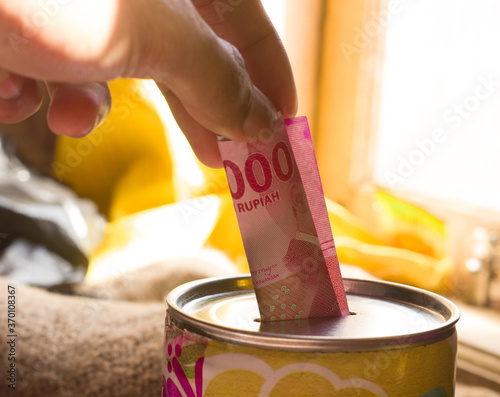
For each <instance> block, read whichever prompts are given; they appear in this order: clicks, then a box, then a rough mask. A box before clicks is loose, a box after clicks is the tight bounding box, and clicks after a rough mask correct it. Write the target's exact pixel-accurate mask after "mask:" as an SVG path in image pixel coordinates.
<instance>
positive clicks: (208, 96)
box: [156, 32, 276, 140]
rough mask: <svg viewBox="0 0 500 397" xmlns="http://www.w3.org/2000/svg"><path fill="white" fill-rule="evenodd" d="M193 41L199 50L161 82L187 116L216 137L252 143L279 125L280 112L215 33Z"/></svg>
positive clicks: (181, 59)
mask: <svg viewBox="0 0 500 397" xmlns="http://www.w3.org/2000/svg"><path fill="white" fill-rule="evenodd" d="M203 34H204V35H205V37H198V38H197V40H193V41H191V43H192V44H191V46H192V47H193V48H192V50H191V51H189V52H186V54H183V55H182V56H181V57H179V58H177V59H175V60H174V62H175V63H176V64H177V66H176V68H175V69H176V72H175V74H174V75H171V76H169V77H170V78H169V79H167V80H166V81H165V80H161V79H160V80H158V79H156V81H157V83H158V86H159V87H160V89H161V90H162V91H163V92H168V91H173V92H174V94H175V95H176V96H177V98H178V99H179V100H180V102H181V103H182V105H183V107H184V108H185V110H186V111H187V112H188V113H189V114H190V115H191V117H192V118H194V119H195V120H196V121H197V122H198V123H199V124H201V125H202V126H203V127H205V128H206V129H207V130H209V131H212V132H213V133H215V134H219V135H222V136H225V137H227V138H229V139H233V140H249V139H251V138H252V137H253V136H255V135H257V134H258V132H259V131H260V130H261V129H263V128H269V125H270V124H273V123H274V122H275V120H276V109H275V108H274V106H273V104H272V103H271V102H270V101H269V99H268V98H267V97H265V95H263V94H262V93H261V92H260V91H259V90H257V89H256V88H255V87H254V85H253V84H252V82H251V80H250V77H249V75H248V73H247V71H246V70H245V67H244V62H243V60H242V58H241V55H240V54H239V52H238V51H237V50H236V49H235V48H234V47H233V46H232V45H230V44H229V43H227V42H225V41H223V40H221V39H219V38H217V37H216V36H215V35H213V33H212V32H204V33H203Z"/></svg>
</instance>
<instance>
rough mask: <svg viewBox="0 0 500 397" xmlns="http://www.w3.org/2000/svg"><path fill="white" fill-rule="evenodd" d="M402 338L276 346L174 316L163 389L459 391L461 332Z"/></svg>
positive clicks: (404, 396)
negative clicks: (355, 344) (341, 347)
mask: <svg viewBox="0 0 500 397" xmlns="http://www.w3.org/2000/svg"><path fill="white" fill-rule="evenodd" d="M243 337H244V336H243ZM398 343H399V344H397V345H392V346H385V347H384V346H381V347H380V349H378V350H370V351H359V352H326V353H319V352H318V353H306V352H297V351H291V350H290V351H283V350H271V349H261V348H256V347H249V346H244V345H235V344H229V343H225V342H221V341H217V340H213V339H209V338H205V337H203V336H200V335H197V334H194V333H191V332H188V331H185V330H181V329H179V328H177V327H176V326H175V325H173V324H172V323H169V324H168V325H167V327H166V330H165V345H164V354H163V395H164V396H172V397H173V396H175V397H177V396H187V397H202V396H204V397H233V396H234V397H285V396H286V397H290V396H298V397H301V396H311V397H319V396H342V397H345V396H353V397H354V396H359V397H392V396H401V397H412V396H415V397H452V396H453V394H454V383H455V360H456V332H454V333H453V334H452V335H451V336H450V337H448V338H446V339H445V340H442V341H439V342H436V343H430V344H428V345H423V346H411V345H410V343H411V337H408V338H401V339H400V340H398ZM292 348H293V346H291V349H292Z"/></svg>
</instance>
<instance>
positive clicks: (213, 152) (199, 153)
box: [164, 91, 222, 168]
mask: <svg viewBox="0 0 500 397" xmlns="http://www.w3.org/2000/svg"><path fill="white" fill-rule="evenodd" d="M164 95H165V98H166V99H167V102H168V105H169V108H170V110H171V111H172V114H173V115H174V118H175V121H176V122H177V124H178V125H179V128H180V129H181V130H182V131H183V132H184V135H185V136H186V138H187V140H188V142H189V144H190V146H191V148H192V149H193V152H194V154H195V155H196V157H197V158H198V160H200V161H201V162H202V163H203V164H205V165H206V166H208V167H212V168H221V167H222V159H221V156H220V152H219V146H218V144H217V137H216V135H215V134H214V133H213V132H212V131H210V130H208V129H207V128H205V127H204V126H202V125H201V124H200V123H198V122H197V121H196V120H195V119H194V118H193V117H192V116H191V115H190V114H189V113H188V112H187V111H186V109H185V108H184V106H183V104H182V102H181V101H180V100H179V98H177V96H176V95H175V94H174V93H173V92H172V91H169V92H166V93H165V94H164Z"/></svg>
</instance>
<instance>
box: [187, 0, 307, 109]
mask: <svg viewBox="0 0 500 397" xmlns="http://www.w3.org/2000/svg"><path fill="white" fill-rule="evenodd" d="M192 1H193V4H194V5H195V6H196V8H197V9H198V12H199V13H200V15H201V16H202V17H203V19H204V20H205V22H207V24H209V25H210V26H211V28H212V29H213V30H214V32H215V33H216V34H217V35H218V36H219V37H221V38H222V39H224V40H226V41H228V42H230V43H231V44H233V45H234V46H235V47H236V48H237V49H238V50H239V52H240V53H241V55H242V56H243V59H244V60H245V67H246V69H247V71H248V73H249V74H250V77H251V78H252V81H253V83H254V84H255V85H256V86H257V87H258V88H259V89H260V90H261V91H262V92H263V93H264V94H265V95H266V96H267V97H268V98H269V99H270V100H271V102H273V104H274V106H276V108H277V109H278V110H280V111H281V112H282V114H283V115H284V116H286V117H290V116H294V115H295V113H296V112H297V93H296V88H295V82H294V79H293V73H292V68H291V66H290V62H289V60H288V56H287V55H286V51H285V48H284V47H283V44H282V42H281V40H280V38H279V36H278V33H277V32H276V29H275V28H274V26H273V25H272V23H271V21H270V19H269V17H268V16H267V14H266V12H265V10H264V8H263V6H262V3H261V2H260V1H259V0H225V1H222V0H216V1H213V0H209V1H207V0H192Z"/></svg>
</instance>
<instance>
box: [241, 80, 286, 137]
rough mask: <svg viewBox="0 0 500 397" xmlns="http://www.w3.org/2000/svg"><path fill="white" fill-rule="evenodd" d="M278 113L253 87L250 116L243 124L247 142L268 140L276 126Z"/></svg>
mask: <svg viewBox="0 0 500 397" xmlns="http://www.w3.org/2000/svg"><path fill="white" fill-rule="evenodd" d="M277 119H278V113H277V111H276V109H275V108H274V106H273V104H272V103H271V101H270V100H269V99H268V98H267V97H266V96H265V95H264V94H263V93H262V92H261V91H260V90H259V89H258V88H256V87H254V102H253V105H252V109H251V110H250V114H249V115H248V118H247V119H246V121H245V123H244V124H243V132H244V133H245V134H246V135H247V136H248V140H249V141H258V140H263V139H268V138H270V137H271V136H272V135H273V133H274V129H275V126H276V121H277Z"/></svg>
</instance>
